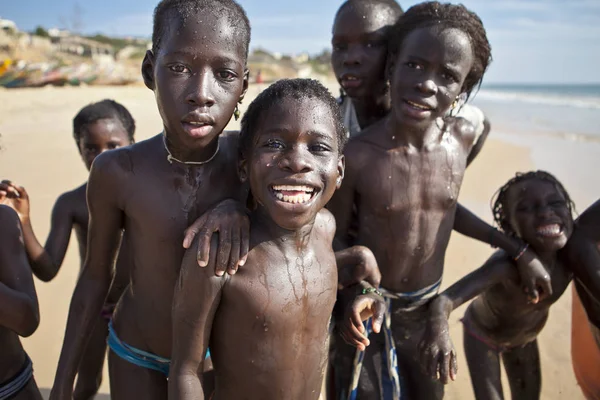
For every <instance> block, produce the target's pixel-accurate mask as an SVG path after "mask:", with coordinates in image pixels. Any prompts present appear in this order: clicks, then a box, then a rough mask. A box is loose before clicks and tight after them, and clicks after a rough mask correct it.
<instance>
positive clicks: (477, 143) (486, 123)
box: [467, 116, 491, 167]
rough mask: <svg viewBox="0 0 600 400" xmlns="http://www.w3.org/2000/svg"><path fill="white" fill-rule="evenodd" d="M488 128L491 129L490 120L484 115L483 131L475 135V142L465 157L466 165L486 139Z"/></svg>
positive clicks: (470, 161) (471, 160) (475, 155)
mask: <svg viewBox="0 0 600 400" xmlns="http://www.w3.org/2000/svg"><path fill="white" fill-rule="evenodd" d="M490 129H491V124H490V121H489V120H488V119H487V117H485V116H484V119H483V131H482V132H481V135H479V137H477V139H476V141H475V144H473V147H472V148H471V151H470V152H469V156H468V157H467V167H468V166H469V165H470V164H471V163H472V162H473V160H474V159H475V157H477V155H478V154H479V152H480V151H481V149H482V148H483V145H484V144H485V141H486V140H487V137H488V135H489V133H490Z"/></svg>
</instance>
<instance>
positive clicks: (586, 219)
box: [576, 200, 600, 245]
mask: <svg viewBox="0 0 600 400" xmlns="http://www.w3.org/2000/svg"><path fill="white" fill-rule="evenodd" d="M576 225H577V229H579V230H581V231H582V232H584V233H585V235H586V236H587V237H588V238H589V239H590V240H592V241H593V242H594V243H596V245H600V200H598V201H596V202H595V203H594V204H592V205H591V206H589V207H588V208H587V209H586V210H585V211H584V212H583V213H581V215H580V216H579V218H577V222H576Z"/></svg>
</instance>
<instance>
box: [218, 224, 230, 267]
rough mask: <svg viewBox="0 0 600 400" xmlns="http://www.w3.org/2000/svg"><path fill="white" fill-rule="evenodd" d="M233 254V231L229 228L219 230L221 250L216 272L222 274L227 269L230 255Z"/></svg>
mask: <svg viewBox="0 0 600 400" xmlns="http://www.w3.org/2000/svg"><path fill="white" fill-rule="evenodd" d="M230 255H231V232H230V231H229V230H225V229H223V230H220V231H219V250H218V251H217V265H216V266H215V274H216V275H217V276H222V275H223V274H224V273H225V271H226V270H227V265H228V264H229V257H230Z"/></svg>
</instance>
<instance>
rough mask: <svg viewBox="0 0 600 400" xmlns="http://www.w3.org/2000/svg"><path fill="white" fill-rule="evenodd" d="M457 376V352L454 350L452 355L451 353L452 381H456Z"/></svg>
mask: <svg viewBox="0 0 600 400" xmlns="http://www.w3.org/2000/svg"><path fill="white" fill-rule="evenodd" d="M457 374H458V363H457V361H456V352H455V351H454V350H452V353H450V379H452V380H453V381H455V380H456V375H457Z"/></svg>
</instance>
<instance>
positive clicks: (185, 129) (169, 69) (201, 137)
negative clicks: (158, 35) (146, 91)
mask: <svg viewBox="0 0 600 400" xmlns="http://www.w3.org/2000/svg"><path fill="white" fill-rule="evenodd" d="M171 18H173V17H171ZM172 25H173V27H172V28H170V29H169V30H168V31H167V32H165V34H164V38H163V40H162V42H161V46H160V48H159V49H158V50H157V52H156V54H153V53H152V52H148V53H147V54H146V58H145V59H144V63H143V66H142V71H143V73H144V79H145V81H146V85H147V86H148V87H149V88H150V89H153V90H154V92H155V96H156V101H157V104H158V108H159V111H160V114H161V117H162V119H163V123H164V126H165V130H166V134H167V137H168V139H169V145H170V147H172V149H171V150H174V151H175V152H178V153H182V152H183V153H185V152H186V151H188V152H192V151H193V150H194V149H196V150H198V149H203V148H205V147H206V146H207V145H208V144H209V143H211V142H212V141H213V140H214V138H215V137H216V136H217V135H219V134H220V133H221V132H222V131H223V129H225V126H226V125H227V123H228V122H229V120H230V119H231V116H232V115H233V111H234V109H235V106H236V104H237V103H238V101H239V100H240V99H241V98H242V97H243V95H244V93H245V91H246V89H247V85H248V81H247V79H248V78H247V72H246V70H245V68H246V49H245V48H244V46H243V44H242V43H241V42H240V41H239V40H236V37H235V32H236V31H235V29H234V27H231V26H230V25H229V22H228V20H227V19H226V18H224V17H220V16H217V15H215V16H212V15H206V14H204V13H202V14H198V15H190V16H188V17H187V18H186V20H185V21H175V20H173V24H172ZM207 37H210V38H211V40H210V41H209V40H206V38H207ZM196 156H197V158H201V156H203V155H196ZM192 158H194V157H193V156H192ZM190 161H191V160H190Z"/></svg>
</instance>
